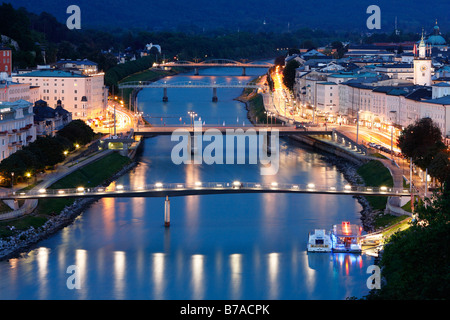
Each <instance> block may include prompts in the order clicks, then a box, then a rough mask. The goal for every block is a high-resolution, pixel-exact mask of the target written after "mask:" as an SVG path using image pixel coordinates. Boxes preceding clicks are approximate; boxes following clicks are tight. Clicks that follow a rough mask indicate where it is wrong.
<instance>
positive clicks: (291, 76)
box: [283, 60, 300, 91]
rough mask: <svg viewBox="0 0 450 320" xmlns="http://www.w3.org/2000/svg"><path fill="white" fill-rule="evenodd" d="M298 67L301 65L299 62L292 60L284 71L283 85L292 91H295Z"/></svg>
mask: <svg viewBox="0 0 450 320" xmlns="http://www.w3.org/2000/svg"><path fill="white" fill-rule="evenodd" d="M298 67H300V63H299V62H298V61H297V60H291V61H289V62H288V63H287V64H286V67H284V70H283V83H284V85H285V86H286V87H287V88H288V89H289V90H291V91H292V90H293V89H294V83H295V69H297V68H298Z"/></svg>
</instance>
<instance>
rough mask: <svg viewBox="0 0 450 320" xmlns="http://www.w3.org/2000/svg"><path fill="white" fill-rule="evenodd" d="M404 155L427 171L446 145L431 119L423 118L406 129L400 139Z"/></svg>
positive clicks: (399, 145) (400, 146)
mask: <svg viewBox="0 0 450 320" xmlns="http://www.w3.org/2000/svg"><path fill="white" fill-rule="evenodd" d="M398 147H399V148H400V149H401V151H402V153H403V154H404V155H405V156H406V157H408V158H412V161H413V162H414V163H415V164H416V165H417V166H418V167H419V168H421V169H422V170H426V169H427V168H428V167H429V165H430V163H431V162H432V160H433V158H434V157H435V156H436V155H437V154H438V153H439V152H440V151H442V150H445V148H446V147H445V144H444V142H443V141H442V133H441V130H440V129H439V127H438V126H437V125H436V124H435V123H434V122H433V121H432V120H431V119H430V118H422V119H419V120H417V121H416V122H415V123H414V124H411V125H409V126H408V127H406V128H405V129H404V130H403V131H402V132H401V133H400V137H399V139H398Z"/></svg>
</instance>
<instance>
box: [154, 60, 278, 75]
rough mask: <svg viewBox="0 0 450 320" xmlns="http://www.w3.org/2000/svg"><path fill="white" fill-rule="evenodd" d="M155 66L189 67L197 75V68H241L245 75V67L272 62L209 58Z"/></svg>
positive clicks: (259, 65)
mask: <svg viewBox="0 0 450 320" xmlns="http://www.w3.org/2000/svg"><path fill="white" fill-rule="evenodd" d="M155 67H158V68H161V67H190V68H194V70H195V72H194V74H195V75H199V68H207V67H226V68H242V75H243V76H245V75H246V72H245V71H246V68H271V67H273V64H272V63H243V62H239V61H234V60H230V59H209V60H205V61H201V62H193V61H176V62H167V63H160V64H155Z"/></svg>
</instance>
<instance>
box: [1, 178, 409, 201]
mask: <svg viewBox="0 0 450 320" xmlns="http://www.w3.org/2000/svg"><path fill="white" fill-rule="evenodd" d="M244 193H298V194H326V195H351V196H383V197H391V196H397V197H400V196H410V195H411V194H410V192H409V190H407V189H396V188H390V187H362V186H351V185H345V186H316V185H314V184H307V185H302V184H287V183H278V182H271V183H259V182H239V181H233V182H199V181H197V182H194V183H162V182H158V183H155V184H149V185H143V186H123V185H119V184H115V185H113V186H109V187H96V188H85V187H82V186H80V187H78V188H72V189H40V190H28V191H18V192H10V193H3V194H2V195H1V196H0V199H1V200H25V199H48V198H119V197H126V198H131V197H180V196H198V195H211V194H244Z"/></svg>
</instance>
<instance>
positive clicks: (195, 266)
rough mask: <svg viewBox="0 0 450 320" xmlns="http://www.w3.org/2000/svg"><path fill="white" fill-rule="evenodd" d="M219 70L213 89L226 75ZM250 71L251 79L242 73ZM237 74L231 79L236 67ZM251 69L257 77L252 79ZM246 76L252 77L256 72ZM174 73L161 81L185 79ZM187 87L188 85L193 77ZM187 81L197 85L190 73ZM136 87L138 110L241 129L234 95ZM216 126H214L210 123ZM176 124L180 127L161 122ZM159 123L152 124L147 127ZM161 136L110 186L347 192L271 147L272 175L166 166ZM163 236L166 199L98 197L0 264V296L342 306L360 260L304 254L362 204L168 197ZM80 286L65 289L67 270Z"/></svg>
mask: <svg viewBox="0 0 450 320" xmlns="http://www.w3.org/2000/svg"><path fill="white" fill-rule="evenodd" d="M212 71H214V72H216V73H217V75H216V77H215V80H214V81H219V80H221V81H223V80H224V78H227V80H228V81H231V80H234V79H236V78H246V79H250V78H251V77H240V76H239V77H223V76H221V72H223V71H217V70H212ZM249 71H250V70H249ZM235 72H239V71H237V70H235ZM255 72H257V71H255ZM255 74H256V73H255ZM190 78H194V77H193V76H177V77H174V78H172V79H168V80H167V81H183V80H184V79H190ZM195 78H196V77H195ZM196 79H202V81H207V80H208V79H209V78H208V77H205V76H200V77H199V78H196ZM197 90H200V91H196V92H195V93H194V92H191V91H183V90H180V91H176V90H169V102H168V103H167V104H163V103H161V102H160V101H161V98H162V95H161V94H162V92H161V91H159V90H143V91H142V92H141V93H140V94H139V103H140V106H141V108H146V109H145V110H144V111H145V112H147V113H154V114H159V115H161V114H171V113H177V114H183V117H184V115H186V112H187V110H189V109H192V108H194V107H195V111H196V112H198V113H199V114H201V115H202V118H203V119H205V121H206V122H207V123H208V121H217V122H219V123H222V121H227V122H229V121H234V122H236V119H237V118H239V121H246V122H248V121H247V120H246V110H245V108H244V107H243V105H242V104H240V103H238V102H236V101H233V100H232V99H233V98H235V97H236V96H238V95H239V93H240V90H223V91H222V90H219V92H218V94H219V102H218V103H212V102H211V101H210V99H211V92H210V91H209V90H206V91H203V95H202V91H201V89H197ZM215 117H217V118H215ZM166 120H167V121H174V123H176V122H177V121H179V120H178V118H174V119H169V118H168V119H166ZM154 121H160V119H154ZM172 146H173V143H172V142H171V141H170V137H159V138H153V139H148V140H146V141H145V146H144V150H143V155H142V158H141V162H140V164H139V165H138V166H137V167H136V168H135V169H134V170H132V171H131V172H130V173H129V174H127V175H125V176H123V177H121V178H120V179H119V181H118V182H117V183H120V184H123V185H132V186H139V185H144V184H150V183H155V182H161V181H162V182H165V183H173V182H189V183H194V182H195V181H203V182H207V181H211V182H213V181H220V182H223V181H230V182H231V181H234V180H240V181H251V182H268V183H270V182H273V181H277V182H279V183H282V182H286V183H302V184H306V183H314V184H316V185H325V186H334V185H344V184H346V182H345V180H344V178H343V176H342V174H340V173H339V172H338V171H337V170H336V168H335V167H332V166H328V165H327V164H326V163H325V162H324V161H323V160H322V159H321V156H320V155H318V154H315V153H312V152H310V151H307V150H303V149H299V148H298V147H295V146H292V145H290V144H288V143H287V142H282V143H281V152H280V170H279V172H278V174H277V175H276V176H275V177H271V176H261V175H260V170H259V165H249V164H245V165H213V166H208V165H180V166H176V165H174V164H172V162H171V160H170V152H171V148H172ZM170 201H171V227H170V228H168V229H167V228H164V222H163V219H164V218H163V217H164V209H163V208H164V200H163V199H159V198H131V199H126V198H117V199H111V198H105V199H101V200H99V201H98V202H97V203H95V204H94V205H92V206H91V208H90V209H88V210H87V211H86V212H85V213H83V215H81V216H80V217H79V218H78V219H76V221H75V222H74V223H73V224H72V225H70V226H68V227H66V228H64V229H63V230H61V231H60V232H58V233H57V234H55V235H54V236H52V237H50V238H48V239H46V240H44V241H42V242H41V243H40V244H39V247H38V248H37V249H35V250H33V251H32V252H30V253H29V254H26V255H24V257H22V258H18V259H11V260H9V261H2V262H0V298H1V299H345V298H346V297H347V296H362V295H364V294H366V293H367V292H368V290H367V288H366V279H367V275H366V273H365V270H366V268H367V267H368V266H369V265H371V264H372V259H371V258H369V257H367V256H356V255H350V254H307V252H306V241H307V235H308V232H309V231H310V230H312V229H314V228H326V229H328V228H330V227H331V226H332V225H333V224H336V223H339V222H340V221H342V220H346V221H350V222H351V223H359V211H360V210H361V207H360V205H359V204H358V203H357V202H356V200H355V199H353V198H351V197H348V196H334V195H293V194H247V195H208V196H188V197H179V198H178V197H176V198H175V197H174V198H171V199H170ZM72 264H76V265H77V266H78V267H79V270H80V277H81V289H80V290H69V289H67V287H66V280H67V277H68V276H69V275H68V274H67V273H66V270H67V267H68V266H69V265H72Z"/></svg>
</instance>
